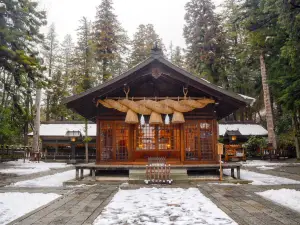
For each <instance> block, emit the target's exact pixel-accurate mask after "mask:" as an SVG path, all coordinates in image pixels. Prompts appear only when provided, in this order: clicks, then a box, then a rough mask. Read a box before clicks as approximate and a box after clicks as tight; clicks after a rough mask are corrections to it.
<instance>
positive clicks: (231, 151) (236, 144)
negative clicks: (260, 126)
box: [224, 130, 246, 162]
mask: <svg viewBox="0 0 300 225" xmlns="http://www.w3.org/2000/svg"><path fill="white" fill-rule="evenodd" d="M244 139H245V138H244V137H243V136H242V134H241V133H240V131H239V130H227V131H226V132H225V135H224V143H225V162H229V161H241V160H243V161H246V153H245V150H244V148H243V147H242V144H241V143H243V142H244V141H245V140H244Z"/></svg>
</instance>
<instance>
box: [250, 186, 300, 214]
mask: <svg viewBox="0 0 300 225" xmlns="http://www.w3.org/2000/svg"><path fill="white" fill-rule="evenodd" d="M256 194H258V195H260V196H262V197H264V198H266V199H269V200H271V201H273V202H276V203H278V204H280V205H283V206H285V207H287V208H290V209H293V210H295V211H297V212H300V191H296V190H293V189H285V188H282V189H279V190H268V191H264V192H256Z"/></svg>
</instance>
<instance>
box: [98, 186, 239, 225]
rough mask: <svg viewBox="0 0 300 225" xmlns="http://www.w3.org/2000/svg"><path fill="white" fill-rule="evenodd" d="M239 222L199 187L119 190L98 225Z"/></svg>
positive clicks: (178, 224)
mask: <svg viewBox="0 0 300 225" xmlns="http://www.w3.org/2000/svg"><path fill="white" fill-rule="evenodd" d="M102 224H105V225H115V224H119V225H125V224H126V225H135V224H139V225H154V224H163V225H171V224H172V225H183V224H185V225H193V224H211V225H222V224H237V223H235V222H234V221H233V220H232V219H231V218H230V217H228V215H226V214H225V213H224V212H223V211H222V210H220V209H219V208H218V207H217V206H216V205H215V204H213V203H212V202H211V201H210V200H209V199H208V198H206V197H205V196H204V195H203V194H201V192H200V191H199V190H198V189H196V188H189V189H182V188H141V189H137V190H119V192H118V193H117V194H116V195H115V196H114V197H113V199H112V201H111V202H110V203H109V204H108V205H107V206H106V207H105V209H104V211H103V212H102V214H101V215H100V216H99V217H98V218H97V219H96V220H95V221H94V225H102Z"/></svg>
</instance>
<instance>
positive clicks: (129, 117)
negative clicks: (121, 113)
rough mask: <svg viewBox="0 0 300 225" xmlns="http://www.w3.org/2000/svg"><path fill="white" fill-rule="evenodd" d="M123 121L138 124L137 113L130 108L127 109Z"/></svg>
mask: <svg viewBox="0 0 300 225" xmlns="http://www.w3.org/2000/svg"><path fill="white" fill-rule="evenodd" d="M125 123H130V124H138V123H139V118H138V115H137V114H136V113H135V112H133V111H132V110H131V109H129V110H128V111H127V114H126V118H125Z"/></svg>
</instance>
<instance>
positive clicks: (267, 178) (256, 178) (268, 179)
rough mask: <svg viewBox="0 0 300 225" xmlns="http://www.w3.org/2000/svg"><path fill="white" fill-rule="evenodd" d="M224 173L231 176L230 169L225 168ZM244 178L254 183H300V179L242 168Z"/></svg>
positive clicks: (242, 177)
mask: <svg viewBox="0 0 300 225" xmlns="http://www.w3.org/2000/svg"><path fill="white" fill-rule="evenodd" d="M223 172H224V174H225V175H227V176H230V169H225V170H224V171H223ZM234 173H235V177H236V176H237V174H236V170H235V171H234ZM241 179H242V180H252V181H253V182H252V183H251V184H252V185H282V184H300V181H296V180H292V179H288V178H284V177H277V176H272V175H267V174H262V173H256V172H252V171H249V170H241Z"/></svg>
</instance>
